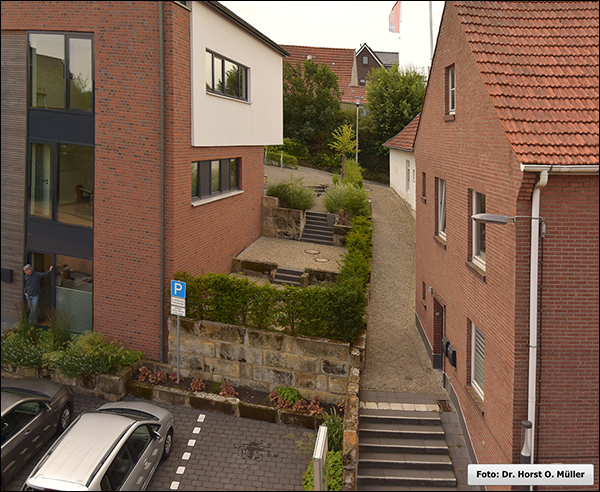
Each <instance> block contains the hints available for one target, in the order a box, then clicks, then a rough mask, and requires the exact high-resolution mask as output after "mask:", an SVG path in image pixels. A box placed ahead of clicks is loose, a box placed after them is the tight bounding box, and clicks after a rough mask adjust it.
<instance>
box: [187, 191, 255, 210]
mask: <svg viewBox="0 0 600 492" xmlns="http://www.w3.org/2000/svg"><path fill="white" fill-rule="evenodd" d="M242 193H244V190H236V191H230V192H227V193H221V194H220V195H213V196H209V197H206V198H192V207H199V206H201V205H206V204H207V203H213V202H218V201H219V200H225V199H226V198H230V197H232V196H236V195H241V194H242Z"/></svg>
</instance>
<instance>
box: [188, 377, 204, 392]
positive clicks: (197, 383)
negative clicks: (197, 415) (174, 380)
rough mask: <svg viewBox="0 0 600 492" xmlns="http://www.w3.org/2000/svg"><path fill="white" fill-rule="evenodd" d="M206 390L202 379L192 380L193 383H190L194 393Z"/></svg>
mask: <svg viewBox="0 0 600 492" xmlns="http://www.w3.org/2000/svg"><path fill="white" fill-rule="evenodd" d="M205 388H206V385H205V384H204V381H202V379H197V378H194V379H192V382H191V383H190V389H191V390H192V391H196V392H198V391H204V389H205Z"/></svg>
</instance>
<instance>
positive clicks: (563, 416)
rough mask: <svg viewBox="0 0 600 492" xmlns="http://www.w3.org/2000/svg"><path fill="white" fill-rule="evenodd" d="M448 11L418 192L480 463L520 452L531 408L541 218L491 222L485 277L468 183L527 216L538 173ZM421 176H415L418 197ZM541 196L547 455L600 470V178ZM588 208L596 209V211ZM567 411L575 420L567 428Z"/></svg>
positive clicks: (420, 272)
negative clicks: (439, 196)
mask: <svg viewBox="0 0 600 492" xmlns="http://www.w3.org/2000/svg"><path fill="white" fill-rule="evenodd" d="M446 9H447V12H446V15H445V16H444V20H443V23H442V25H441V27H440V35H439V41H438V45H437V48H436V55H435V60H434V66H433V69H432V73H431V77H430V80H429V85H428V88H427V96H426V100H425V104H424V107H423V112H422V116H421V123H420V127H419V133H418V136H417V139H416V144H415V160H416V166H417V172H418V173H419V174H421V173H422V172H425V173H426V176H427V183H426V191H427V196H426V203H425V202H423V201H422V200H417V229H416V238H417V248H416V251H417V252H416V282H417V285H420V284H421V282H425V283H426V285H427V286H432V287H433V289H434V294H435V295H436V297H437V298H438V299H441V300H443V301H444V302H445V303H446V304H445V315H446V327H445V335H446V336H447V337H448V338H449V340H450V343H451V344H452V345H453V346H454V347H455V349H456V350H457V368H456V369H454V368H452V367H451V366H450V365H449V364H448V363H447V361H446V363H445V370H446V373H447V375H448V377H449V379H450V382H451V384H452V386H453V388H454V391H455V392H456V394H457V397H458V400H459V402H460V405H461V410H462V412H463V415H464V417H465V421H466V423H467V430H468V432H469V435H470V438H471V441H472V443H473V446H474V449H475V452H476V455H477V458H478V461H479V462H480V463H507V462H514V460H518V455H519V452H520V446H521V428H520V421H521V420H523V419H525V418H527V372H528V342H529V272H530V268H529V258H530V230H531V224H530V222H529V221H527V220H520V221H518V223H517V225H516V226H515V225H511V224H508V225H505V226H500V225H487V226H486V237H487V241H486V243H487V262H486V267H487V268H486V272H485V279H484V278H483V277H482V276H481V275H479V274H478V273H476V272H475V271H473V270H472V269H470V268H468V267H467V266H466V264H465V263H466V262H467V261H468V259H469V250H470V243H469V241H470V239H469V238H470V234H469V222H470V219H469V217H470V215H471V210H470V209H469V202H470V201H469V192H470V190H472V189H474V190H476V191H478V192H481V193H485V194H486V202H487V203H486V208H487V210H486V211H487V212H488V213H493V214H502V215H509V216H512V215H526V216H529V215H531V190H532V186H533V184H534V183H535V181H536V180H537V178H538V176H537V175H535V174H532V173H522V172H521V171H520V168H519V163H518V161H517V159H516V157H515V155H514V154H513V152H512V150H511V148H510V146H509V144H508V142H507V139H506V136H505V134H504V131H503V129H502V126H501V124H500V122H499V120H498V117H497V113H496V111H495V109H494V108H493V106H492V105H491V102H490V99H489V96H488V94H487V90H486V88H485V86H484V84H483V82H482V77H481V74H480V72H479V70H478V68H477V66H476V64H475V62H474V61H473V59H472V56H471V53H470V49H469V47H468V46H467V44H466V42H465V40H464V37H463V36H464V34H463V31H462V28H461V27H460V25H459V23H458V20H457V19H456V17H455V15H454V12H453V6H452V4H451V3H447V4H446ZM452 64H455V65H456V96H457V105H456V119H455V120H454V121H444V118H443V116H444V112H445V80H444V74H445V68H446V67H447V66H449V65H452ZM436 177H440V178H443V179H446V182H447V185H446V186H447V191H446V193H447V228H446V232H447V240H446V243H445V245H443V244H441V243H440V242H439V241H436V240H435V239H434V234H435V222H436V218H435V209H436V205H435V178H436ZM422 186H423V185H422V181H421V179H417V191H416V196H417V197H420V196H421V195H422ZM541 196H542V202H541V215H542V216H543V217H544V219H545V220H546V221H547V222H548V227H549V229H548V236H547V238H546V240H545V253H544V254H545V262H544V263H545V268H544V275H543V277H544V286H545V287H544V291H543V292H545V293H543V296H542V301H543V305H544V306H546V307H545V308H544V314H543V318H542V324H541V326H542V331H543V333H545V334H544V335H543V339H542V351H543V353H544V354H545V355H544V362H543V365H542V390H541V394H542V400H541V403H542V406H541V412H542V415H541V417H540V422H539V424H540V439H541V440H540V454H539V459H540V462H557V461H563V462H568V460H570V459H572V460H574V461H578V462H581V463H590V462H593V463H595V464H596V470H597V460H598V458H597V457H598V438H597V437H598V408H597V402H598V361H597V348H598V216H597V207H598V177H597V176H594V177H579V178H577V177H562V176H556V175H551V177H550V181H549V184H548V186H547V187H546V188H544V189H543V190H542V192H541ZM590 210H594V211H595V212H594V213H593V214H592V217H590V216H589V215H590V212H589V211H590ZM415 297H416V299H415V300H416V303H415V305H416V311H417V315H418V317H419V320H420V322H421V324H422V326H423V329H424V331H425V333H426V335H427V336H428V338H429V341H430V343H431V344H432V346H433V348H434V353H439V349H440V347H439V344H437V340H435V343H434V317H433V311H434V309H433V307H434V305H433V299H432V295H431V294H429V293H428V294H427V302H426V307H425V306H424V305H423V304H422V302H421V292H420V291H419V292H416V294H415ZM469 320H471V321H473V322H474V323H475V324H476V325H477V326H478V328H479V329H480V330H481V331H482V332H483V333H484V335H485V349H486V350H485V399H484V401H483V402H481V401H478V399H477V397H476V396H474V392H473V391H472V389H471V388H470V387H469V374H470V370H469V363H470V346H469V344H468V342H469V340H470V336H469V334H468V321H469ZM436 338H437V337H436ZM577 369H579V371H577ZM577 373H579V374H580V376H577V381H575V382H574V381H573V374H577ZM574 402H576V403H575V404H573V403H574ZM569 421H573V424H572V426H570V432H569V433H568V436H567V435H565V431H564V429H565V426H567V428H569V424H568V422H569ZM517 462H518V461H517ZM596 488H597V480H596Z"/></svg>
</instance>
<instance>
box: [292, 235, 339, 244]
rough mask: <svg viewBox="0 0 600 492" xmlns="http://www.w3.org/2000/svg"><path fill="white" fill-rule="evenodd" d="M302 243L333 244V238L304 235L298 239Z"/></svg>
mask: <svg viewBox="0 0 600 492" xmlns="http://www.w3.org/2000/svg"><path fill="white" fill-rule="evenodd" d="M300 242H302V243H312V244H322V245H323V246H334V244H333V239H330V240H329V239H318V238H305V237H304V236H303V237H302V238H301V239H300Z"/></svg>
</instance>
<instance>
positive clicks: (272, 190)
mask: <svg viewBox="0 0 600 492" xmlns="http://www.w3.org/2000/svg"><path fill="white" fill-rule="evenodd" d="M267 195H268V196H276V197H278V198H279V199H280V200H281V203H282V205H283V207H285V208H293V209H297V210H309V209H311V208H313V207H314V205H315V201H316V198H317V196H316V194H315V191H314V190H313V189H312V188H308V187H307V186H304V185H303V184H302V178H299V179H298V178H294V177H291V178H290V179H289V180H287V181H280V182H278V183H273V184H271V185H269V187H268V188H267Z"/></svg>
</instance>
